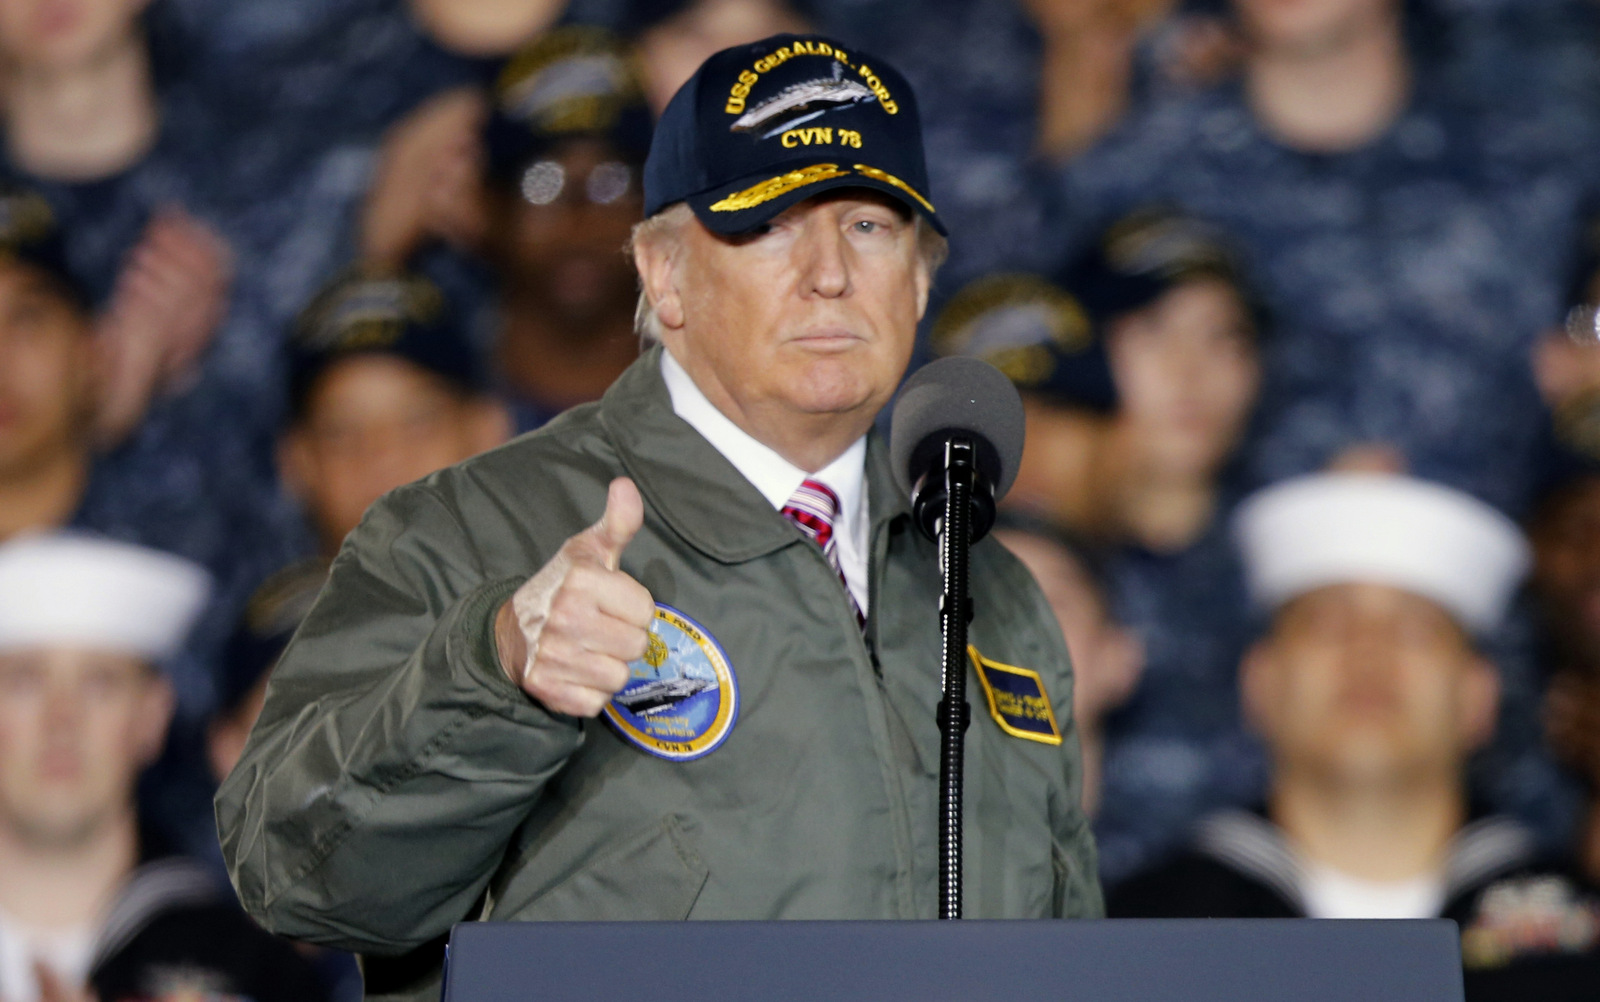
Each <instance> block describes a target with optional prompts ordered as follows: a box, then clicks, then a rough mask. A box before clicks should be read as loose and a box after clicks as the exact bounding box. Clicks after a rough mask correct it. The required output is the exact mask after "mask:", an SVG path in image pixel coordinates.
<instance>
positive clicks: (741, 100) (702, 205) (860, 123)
mask: <svg viewBox="0 0 1600 1002" xmlns="http://www.w3.org/2000/svg"><path fill="white" fill-rule="evenodd" d="M836 188H870V189H872V190H874V191H879V192H882V193H883V194H885V195H888V196H889V197H891V198H894V199H896V200H898V201H899V202H901V203H903V204H904V205H905V206H906V207H907V208H908V209H910V210H911V211H912V212H913V213H920V214H921V215H922V216H923V217H924V218H926V219H927V220H928V222H930V223H932V224H933V226H934V228H935V229H937V230H938V231H939V232H940V233H942V234H945V235H947V236H948V235H949V234H948V231H947V230H946V229H945V227H944V223H943V222H942V221H940V219H939V216H938V213H937V212H936V211H935V210H934V207H933V202H932V201H931V196H930V194H929V191H928V168H927V164H926V162H925V161H924V158H923V151H922V124H921V122H920V121H919V120H918V118H917V102H916V97H915V95H913V94H912V93H911V85H910V84H909V83H907V82H906V79H905V77H902V76H901V75H900V74H899V73H898V72H896V71H895V69H894V68H893V67H891V66H890V65H889V64H887V63H885V62H884V61H882V60H881V59H878V58H876V57H875V56H871V55H868V54H867V53H864V52H860V51H857V50H855V49H853V48H850V47H847V46H842V45H840V44H839V43H837V42H835V41H833V40H831V39H827V38H823V37H821V36H818V35H774V36H772V37H771V38H767V39H763V40H762V41H759V42H753V43H751V44H749V45H736V46H734V47H732V48H729V49H723V50H722V51H721V52H719V53H717V54H716V55H714V56H712V57H711V58H710V59H707V60H706V61H705V62H704V63H703V64H701V66H700V69H699V70H697V71H696V72H695V75H694V76H693V77H690V78H689V82H688V83H686V84H684V85H683V86H682V87H681V88H679V90H678V92H677V93H676V94H675V95H673V97H672V100H671V101H670V102H668V104H667V108H666V110H665V111H664V112H662V114H661V120H660V121H659V122H658V123H657V124H656V134H655V140H654V142H653V143H652V144H651V147H650V157H649V159H648V160H647V161H646V162H645V167H644V203H645V204H644V214H645V215H646V216H647V217H648V216H653V215H655V214H656V213H657V212H660V211H661V210H662V209H664V208H666V207H667V206H669V205H672V204H674V203H677V202H688V203H689V206H690V207H691V208H692V209H694V214H695V216H696V217H698V218H699V220H700V222H702V223H704V224H705V226H706V228H707V229H709V230H711V231H713V232H715V233H720V234H723V235H724V236H736V235H738V234H741V233H748V232H750V231H751V230H754V229H755V228H757V227H759V226H760V225H761V224H763V223H765V222H766V221H767V220H769V219H771V218H772V217H773V216H776V215H778V214H779V213H781V212H783V211H784V210H785V209H787V208H789V207H790V206H791V205H794V204H795V203H797V202H800V201H802V200H804V199H807V198H810V197H811V196H813V195H817V194H820V193H822V192H824V191H830V190H833V189H836Z"/></svg>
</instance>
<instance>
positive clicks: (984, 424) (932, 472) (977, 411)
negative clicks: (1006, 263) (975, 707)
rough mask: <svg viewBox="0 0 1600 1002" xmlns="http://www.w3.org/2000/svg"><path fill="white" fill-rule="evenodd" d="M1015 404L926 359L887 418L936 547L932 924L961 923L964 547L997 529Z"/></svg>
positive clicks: (994, 388)
mask: <svg viewBox="0 0 1600 1002" xmlns="http://www.w3.org/2000/svg"><path fill="white" fill-rule="evenodd" d="M1022 438H1023V413H1022V398H1021V397H1019V396H1018V395H1017V391H1016V388H1015V387H1013V386H1012V385H1011V381H1010V380H1008V379H1007V378H1006V377H1005V376H1004V375H1002V374H1001V373H1000V371H999V370H998V369H996V368H995V367H994V366H992V365H989V364H988V363H986V362H980V361H978V360H977V359H974V358H959V357H957V358H945V359H940V360H939V361H937V362H931V363H929V364H928V365H925V366H923V367H922V368H921V369H919V370H917V372H916V373H915V374H914V375H913V376H912V377H911V378H910V379H909V380H907V381H906V385H905V388H904V389H903V390H902V391H901V394H900V399H899V401H898V402H897V403H896V404H895V407H894V413H893V415H892V416H891V418H890V431H889V454H890V458H891V461H892V462H893V464H894V473H895V477H896V478H897V479H898V481H899V484H900V489H901V490H902V491H904V492H905V493H906V494H908V495H909V496H910V498H911V512H912V518H913V520H914V521H915V522H916V523H917V527H918V528H919V529H920V530H921V531H922V533H923V534H924V535H926V536H927V537H928V538H929V539H932V540H934V541H935V542H937V543H938V544H939V567H940V571H941V573H942V575H943V579H944V591H943V593H942V594H941V595H940V597H939V632H940V649H941V660H942V662H943V664H942V670H941V675H942V681H943V688H944V698H943V699H942V700H940V702H939V710H938V717H939V730H940V734H941V742H940V750H939V917H940V918H942V919H958V918H960V917H961V821H962V793H961V790H962V761H963V756H964V754H965V745H966V729H967V724H968V723H969V722H970V721H971V719H972V711H971V708H970V707H969V706H968V704H967V624H968V623H969V622H970V621H971V619H972V602H971V599H969V598H968V597H967V573H968V572H967V551H968V548H969V547H970V546H971V545H972V544H973V543H974V542H977V541H978V540H979V539H981V538H983V536H984V534H985V533H987V532H988V531H989V528H990V527H991V526H992V525H994V510H995V503H996V502H998V501H999V500H1000V499H1001V498H1003V497H1005V494H1006V491H1008V490H1010V489H1011V484H1012V482H1013V481H1014V480H1016V477H1017V464H1018V462H1019V461H1020V460H1021V458H1022Z"/></svg>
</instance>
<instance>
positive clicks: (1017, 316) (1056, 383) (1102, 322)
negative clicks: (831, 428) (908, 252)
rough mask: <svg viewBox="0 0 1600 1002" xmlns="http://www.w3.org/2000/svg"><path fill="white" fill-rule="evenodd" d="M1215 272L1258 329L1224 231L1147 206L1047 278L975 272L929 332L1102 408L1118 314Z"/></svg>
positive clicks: (1261, 321) (1028, 385)
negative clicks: (1108, 338) (1109, 341)
mask: <svg viewBox="0 0 1600 1002" xmlns="http://www.w3.org/2000/svg"><path fill="white" fill-rule="evenodd" d="M1207 278H1211V279H1217V280H1220V281H1223V282H1225V283H1227V284H1228V285H1230V286H1231V287H1232V288H1233V289H1234V291H1235V292H1236V293H1237V294H1238V296H1239V299H1240V300H1241V301H1242V302H1243V303H1244V306H1245V309H1246V311H1247V312H1248V313H1249V314H1250V317H1251V319H1252V321H1253V323H1254V326H1255V330H1256V331H1257V332H1259V331H1262V330H1265V329H1266V326H1267V322H1268V317H1267V312H1266V309H1265V307H1264V306H1263V305H1262V304H1261V301H1260V299H1259V297H1258V296H1257V295H1256V293H1255V291H1254V287H1253V286H1252V284H1251V283H1250V281H1249V280H1248V278H1247V277H1246V275H1245V273H1244V271H1243V268H1242V267H1241V265H1240V263H1239V259H1238V257H1237V255H1236V253H1235V252H1234V250H1233V248H1232V246H1231V244H1230V242H1229V240H1228V239H1227V237H1226V235H1225V234H1223V233H1222V232H1221V231H1219V230H1217V229H1216V228H1215V227H1213V226H1211V225H1210V224H1208V223H1205V222H1204V221H1202V220H1198V219H1195V218H1193V217H1190V216H1185V215H1182V214H1180V213H1176V212H1172V211H1169V210H1167V209H1163V208H1159V207H1154V208H1144V209H1140V210H1138V211H1136V212H1133V213H1131V214H1129V215H1128V216H1125V217H1124V218H1122V219H1121V220H1119V221H1118V222H1117V223H1115V224H1114V225H1112V226H1111V227H1110V228H1109V229H1107V230H1106V231H1105V233H1104V234H1102V235H1101V238H1100V239H1099V240H1098V241H1096V243H1095V244H1094V246H1092V247H1090V248H1089V250H1088V251H1086V252H1085V253H1084V254H1083V255H1082V256H1081V257H1079V258H1078V259H1077V260H1075V261H1074V262H1073V263H1072V264H1071V265H1070V266H1069V267H1068V268H1067V269H1066V271H1065V272H1064V273H1062V274H1061V275H1059V276H1057V277H1056V279H1055V280H1054V281H1051V280H1047V279H1045V278H1043V277H1042V276H1038V275H1030V274H998V275H989V276H985V277H983V278H980V279H977V280H976V281H974V282H972V283H971V284H969V285H967V286H966V287H965V288H963V289H961V291H959V292H957V293H956V294H955V295H954V296H953V297H951V299H950V302H949V304H948V305H947V306H946V307H945V308H944V309H943V310H942V311H941V312H940V315H939V319H938V320H937V321H936V322H935V323H934V327H933V332H932V343H933V349H934V351H935V352H936V353H938V354H940V355H974V356H977V357H979V358H982V359H984V360H985V361H987V362H989V363H990V364H991V365H993V366H994V367H995V368H997V369H999V370H1000V371H1001V372H1004V373H1005V374H1006V375H1007V376H1008V377H1010V379H1011V381H1012V382H1013V383H1015V384H1017V386H1019V387H1021V388H1023V389H1026V390H1030V391H1033V392H1035V393H1038V394H1040V395H1041V396H1045V397H1049V398H1051V399H1054V400H1056V401H1058V402H1061V403H1064V404H1068V405H1071V406H1076V407H1083V408H1087V409H1089V410H1093V411H1099V412H1102V413H1108V412H1110V411H1114V410H1115V409H1116V408H1117V406H1118V405H1119V403H1120V399H1119V396H1118V394H1117V388H1116V383H1115V382H1114V380H1113V379H1112V376H1111V364H1110V360H1109V359H1108V358H1107V357H1106V350H1105V335H1106V333H1107V332H1108V331H1109V330H1110V328H1111V326H1112V325H1113V324H1114V323H1115V322H1116V321H1117V320H1118V319H1119V318H1120V317H1124V316H1126V315H1128V314H1129V313H1132V312H1134V311H1136V310H1141V309H1143V308H1145V307H1146V306H1149V305H1150V304H1152V303H1154V302H1155V301H1156V300H1158V299H1160V298H1161V297H1162V296H1163V295H1165V294H1166V293H1167V292H1168V291H1169V290H1171V289H1173V288H1175V287H1177V286H1179V285H1182V284H1184V283H1186V282H1192V281H1199V280H1202V279H1207Z"/></svg>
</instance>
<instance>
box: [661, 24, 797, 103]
mask: <svg viewBox="0 0 1600 1002" xmlns="http://www.w3.org/2000/svg"><path fill="white" fill-rule="evenodd" d="M808 30H809V29H808V28H807V26H806V23H805V21H804V20H803V19H802V18H801V17H800V16H799V15H798V14H796V13H795V12H794V11H793V10H791V9H790V7H789V5H788V4H787V3H786V2H784V0H691V2H690V3H687V4H685V5H684V9H683V10H681V11H679V12H678V13H677V14H674V15H673V16H672V17H669V18H667V19H666V20H665V21H662V22H661V23H660V24H658V25H656V26H654V27H652V28H650V29H649V30H647V31H646V32H644V34H642V35H641V36H640V37H639V62H640V65H641V69H642V71H643V76H644V89H645V98H646V100H648V101H649V102H650V107H651V109H652V110H654V111H655V113H656V114H657V115H659V114H661V111H662V109H663V108H665V107H666V106H667V102H668V101H670V100H672V95H673V94H676V93H677V92H678V88H679V87H682V86H683V84H684V82H685V81H687V80H688V79H689V78H690V77H692V76H694V72H695V70H698V69H699V68H700V64H701V63H703V62H705V61H706V60H707V59H709V58H710V57H711V56H713V55H715V54H716V53H718V52H721V51H722V50H723V49H726V48H728V47H729V46H733V45H744V44H745V43H747V42H755V41H759V40H761V39H763V38H766V37H768V36H769V35H777V34H780V33H782V32H796V33H803V32H805V31H808Z"/></svg>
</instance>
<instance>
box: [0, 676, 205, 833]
mask: <svg viewBox="0 0 1600 1002" xmlns="http://www.w3.org/2000/svg"><path fill="white" fill-rule="evenodd" d="M172 707H173V695H172V689H171V687H170V686H169V685H168V683H167V681H166V678H165V677H164V676H162V675H161V674H159V673H158V672H156V671H154V670H153V669H152V668H150V666H149V665H147V664H145V663H144V662H142V661H140V660H138V659H137V658H134V657H131V656H128V655H125V654H116V653H109V652H104V651H95V650H80V649H72V648H54V647H51V648H37V649H28V650H20V651H11V652H7V653H3V654H0V825H4V826H5V828H6V829H7V830H8V833H9V834H10V835H11V836H12V837H13V838H20V839H23V840H26V841H27V842H29V843H30V844H33V845H36V846H39V847H54V848H71V847H73V846H75V845H78V844H81V843H82V842H83V841H84V840H86V839H89V838H92V837H93V836H94V835H96V834H97V833H99V832H101V831H103V830H104V828H105V825H106V824H108V823H109V822H111V821H113V820H115V819H116V818H117V817H119V816H120V815H121V814H122V813H123V812H124V811H127V810H129V809H131V804H132V799H133V791H134V784H135V782H136V780H137V779H138V776H139V773H140V771H141V770H143V769H144V767H145V766H147V765H149V764H150V763H151V762H153V761H155V759H156V756H157V755H159V754H160V752H161V747H162V743H163V741H164V740H165V739H166V732H167V723H168V721H169V720H170V719H171V716H172Z"/></svg>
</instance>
